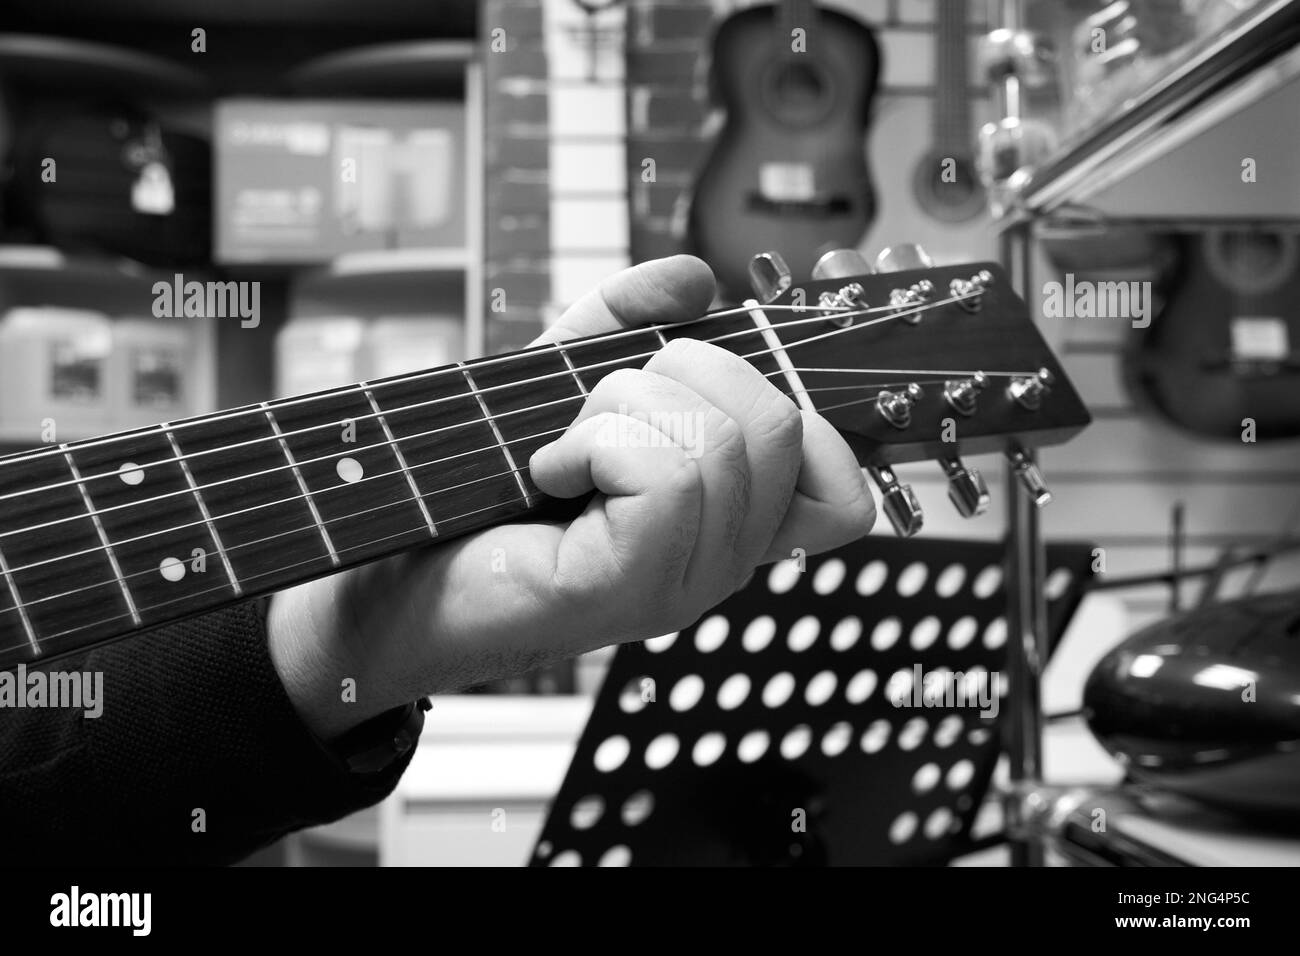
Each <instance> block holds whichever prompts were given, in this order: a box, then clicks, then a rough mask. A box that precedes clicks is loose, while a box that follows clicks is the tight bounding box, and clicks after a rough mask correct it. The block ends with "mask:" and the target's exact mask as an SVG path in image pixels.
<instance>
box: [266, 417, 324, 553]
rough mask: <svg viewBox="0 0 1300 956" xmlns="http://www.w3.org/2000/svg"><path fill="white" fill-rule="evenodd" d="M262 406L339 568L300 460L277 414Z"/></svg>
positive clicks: (322, 537) (322, 536) (321, 534)
mask: <svg viewBox="0 0 1300 956" xmlns="http://www.w3.org/2000/svg"><path fill="white" fill-rule="evenodd" d="M261 406H262V409H263V411H265V413H266V420H267V421H268V422H270V424H271V430H272V431H273V432H275V435H276V437H277V438H278V439H279V440H280V450H281V451H282V452H284V457H285V460H286V461H288V462H289V467H290V468H291V469H292V471H293V477H294V478H295V479H297V481H298V488H299V489H300V490H301V491H302V496H303V499H304V500H305V501H306V502H307V507H308V509H309V510H310V511H311V516H312V519H313V520H314V521H315V522H316V526H317V527H318V528H319V529H320V537H321V540H322V541H324V542H325V547H326V549H327V550H328V551H329V553H330V561H331V562H332V563H333V565H334V566H335V567H336V568H337V567H338V566H339V553H338V552H337V551H335V550H334V542H333V541H331V540H330V535H329V532H328V531H326V530H325V524H324V522H322V521H321V519H320V512H319V511H317V510H316V502H315V501H313V500H312V497H311V492H310V491H309V490H308V489H307V482H305V481H304V480H303V477H302V471H301V470H300V469H299V468H298V462H297V460H295V459H294V457H293V452H292V451H290V450H289V443H288V442H287V441H285V440H284V435H282V434H281V433H280V425H279V423H278V422H276V420H275V416H274V415H272V414H271V410H270V409H269V408H267V407H266V402H262V403H261Z"/></svg>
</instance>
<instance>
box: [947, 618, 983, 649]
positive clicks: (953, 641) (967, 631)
mask: <svg viewBox="0 0 1300 956" xmlns="http://www.w3.org/2000/svg"><path fill="white" fill-rule="evenodd" d="M978 630H979V622H977V621H976V620H975V618H973V617H971V616H970V615H969V614H967V615H966V616H965V617H959V618H958V619H957V620H956V621H954V622H953V624H952V627H950V628H949V629H948V646H949V647H951V648H952V649H953V650H954V651H960V650H961V649H962V648H964V647H966V646H967V645H969V644H970V642H971V641H973V640H975V633H976V631H978Z"/></svg>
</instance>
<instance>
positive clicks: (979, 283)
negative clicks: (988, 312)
mask: <svg viewBox="0 0 1300 956" xmlns="http://www.w3.org/2000/svg"><path fill="white" fill-rule="evenodd" d="M992 282H993V273H991V272H989V270H987V269H981V270H980V271H979V272H977V273H975V275H973V276H971V277H970V278H969V279H953V280H952V281H951V282H949V283H948V294H949V295H950V296H952V297H953V298H954V299H956V300H957V304H958V305H959V306H961V307H962V308H963V309H965V310H966V311H967V312H971V313H975V312H978V311H979V310H980V307H981V306H982V305H983V304H984V303H983V296H984V290H985V289H987V288H988V287H989V286H990V285H991V284H992Z"/></svg>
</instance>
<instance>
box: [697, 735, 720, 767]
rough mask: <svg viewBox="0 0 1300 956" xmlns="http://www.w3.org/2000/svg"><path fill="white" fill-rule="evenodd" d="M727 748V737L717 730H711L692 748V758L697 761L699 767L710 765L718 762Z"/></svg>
mask: <svg viewBox="0 0 1300 956" xmlns="http://www.w3.org/2000/svg"><path fill="white" fill-rule="evenodd" d="M726 749H727V738H726V737H724V736H722V734H720V733H718V732H717V731H716V730H711V731H709V732H708V733H707V734H705V735H704V736H703V737H701V738H700V739H699V740H697V741H695V746H694V747H693V748H691V759H692V760H694V761H695V765H696V766H697V767H708V766H710V765H711V764H714V763H717V760H718V758H719V757H721V756H722V755H723V753H725V752H726Z"/></svg>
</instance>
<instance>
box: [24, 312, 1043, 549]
mask: <svg viewBox="0 0 1300 956" xmlns="http://www.w3.org/2000/svg"><path fill="white" fill-rule="evenodd" d="M891 318H892V317H891ZM821 321H824V319H823V320H821ZM879 321H882V320H879V319H877V320H873V322H866V323H862V324H861V325H856V326H850V327H848V328H843V329H836V330H834V331H833V332H828V333H824V334H823V335H821V336H815V337H813V338H808V339H803V340H801V341H800V342H796V343H794V345H793V346H788V347H787V346H782V349H783V350H785V351H787V352H788V351H789V349H790V348H793V347H794V346H798V345H802V344H805V343H808V342H812V341H816V340H817V339H820V338H824V337H828V336H832V335H838V334H843V333H845V332H850V331H853V330H854V329H858V328H865V327H867V326H868V325H871V324H874V323H875V322H879ZM730 334H731V335H736V334H742V333H730ZM743 334H752V333H750V332H748V331H746V332H745V333H743ZM720 338H721V337H720ZM709 341H710V342H712V341H717V340H716V339H712V340H709ZM776 351H778V349H767V350H762V351H759V352H751V353H747V354H745V355H740V356H738V357H739V358H742V359H752V358H758V357H761V356H764V355H770V354H773V353H774V352H776ZM654 354H655V352H647V353H644V355H636V356H631V357H629V358H622V359H618V360H615V361H614V362H606V363H600V364H601V365H607V364H618V363H620V362H626V361H629V360H630V359H634V358H642V357H644V356H646V355H654ZM595 367H599V366H595V365H593V366H586V367H584V368H583V369H582V370H584V371H585V370H588V369H590V368H595ZM576 371H577V370H566V371H565V372H560V373H554V374H552V375H546V376H540V377H539V378H538V379H530V380H526V381H524V382H519V383H509V385H510V386H512V387H513V386H516V385H518V386H523V385H527V384H531V383H532V382H534V381H538V380H540V379H541V378H551V377H556V376H567V375H572V374H574V373H575V372H576ZM856 371H858V372H861V373H863V374H877V375H893V374H899V373H900V372H901V373H902V374H914V375H973V374H975V372H976V371H979V370H975V369H905V370H897V369H859V370H856ZM769 374H770V373H769ZM985 374H986V375H990V376H995V377H1015V376H1019V375H1026V374H1030V373H1026V372H1023V371H993V372H985ZM495 387H497V388H499V387H504V386H495ZM451 397H452V398H456V399H461V400H464V399H468V398H469V397H470V396H469V394H466V395H458V396H451ZM578 398H585V396H582V395H577V396H567V397H566V398H564V399H557V400H554V401H552V402H547V403H541V404H538V405H533V406H528V407H525V408H522V409H515V410H513V411H510V412H502V413H500V414H497V415H489V416H487V417H486V418H478V419H474V420H471V421H465V422H456V423H453V424H451V425H445V426H442V427H440V428H435V429H431V430H429V431H425V432H417V433H416V434H414V435H407V436H404V437H403V438H401V439H397V438H394V439H392V440H386V441H382V442H375V443H373V444H369V445H359V446H357V447H355V448H348V449H344V450H342V451H338V452H334V453H332V454H329V455H323V456H320V457H317V458H311V459H305V460H302V461H299V462H297V463H296V464H295V463H287V464H284V465H278V466H275V467H273V468H267V469H263V470H262V471H257V472H252V473H249V474H244V475H239V476H236V477H233V478H226V479H222V480H220V481H214V482H209V483H207V484H204V485H199V486H197V487H195V488H186V489H181V490H178V491H173V492H166V493H164V494H161V495H154V496H152V497H150V498H145V499H141V500H138V501H133V502H127V503H124V504H121V505H114V506H112V507H109V508H105V509H102V511H99V512H96V511H91V512H88V513H87V514H89V515H92V516H93V515H96V514H100V513H106V512H111V511H115V510H119V509H122V508H128V507H136V506H139V505H144V504H150V503H153V502H156V501H161V500H165V499H167V498H171V497H177V496H180V495H186V494H192V493H193V492H195V491H204V490H209V489H211V488H215V487H219V486H221V485H226V484H231V483H233V482H238V481H244V480H247V479H249V478H256V477H260V476H262V475H267V474H274V473H276V472H280V471H289V470H292V469H293V468H294V467H296V466H301V465H307V464H316V463H318V462H322V461H329V460H331V459H333V458H346V457H349V456H350V455H352V454H354V453H356V452H360V451H369V450H371V449H374V448H383V447H387V446H393V445H396V444H398V442H400V441H411V440H413V439H416V438H423V437H427V436H429V435H433V434H438V433H440V432H445V431H455V430H457V429H460V428H472V427H474V426H481V425H484V424H487V423H488V422H494V421H496V420H499V419H502V418H507V417H510V416H512V415H518V414H524V413H526V412H529V411H532V410H535V409H537V408H543V407H546V406H547V405H554V404H560V403H563V402H565V401H571V400H576V399H578ZM446 400H447V399H436V400H434V401H433V402H429V403H421V404H437V403H438V402H442V401H446ZM408 407H410V408H416V407H420V406H419V405H413V406H408ZM401 410H402V409H395V410H392V411H390V412H388V413H387V414H390V415H391V414H395V413H396V412H397V411H401ZM372 417H375V416H373V415H366V416H358V418H356V419H345V420H350V421H358V420H361V419H363V418H372ZM339 424H340V422H329V423H326V424H324V425H315V426H312V427H311V428H308V429H302V430H301V431H304V432H305V431H314V430H319V429H322V428H337V427H338V426H339ZM284 434H285V435H286V436H287V435H291V434H297V432H286V433H284ZM275 437H276V436H274V435H272V436H268V437H265V438H258V439H252V440H250V441H247V442H241V443H237V444H234V445H227V446H223V447H221V448H217V449H209V450H208V451H205V452H199V453H196V454H194V455H181V456H178V457H177V458H173V459H162V460H159V461H157V462H149V463H146V464H143V465H137V466H136V467H135V468H133V469H132V470H131V471H132V472H134V471H143V470H145V469H146V468H151V467H155V466H156V465H158V464H165V463H169V462H173V461H176V462H187V461H189V460H191V459H193V458H196V457H199V456H200V455H206V454H214V453H217V452H224V451H229V450H231V449H234V448H238V447H242V446H244V445H249V444H257V443H261V442H264V441H268V440H269V439H271V438H275ZM121 477H122V473H121V472H102V473H100V474H97V475H90V476H87V477H83V478H82V479H81V481H77V480H76V479H74V480H72V481H63V482H56V483H54V484H51V485H44V486H41V487H38V488H31V489H26V490H23V491H16V492H11V493H9V494H6V495H0V501H4V500H5V499H6V498H15V497H26V496H28V495H34V494H38V493H40V492H45V491H51V490H54V489H57V488H63V487H69V486H73V485H82V486H84V484H85V483H86V482H89V481H91V480H98V479H104V478H119V479H120V478H121ZM87 514H78V515H72V516H70V517H68V518H62V519H58V520H56V521H52V522H47V523H46V524H45V525H38V526H33V527H46V526H48V525H52V524H60V523H63V522H67V521H74V520H80V519H81V518H84V517H86V516H87ZM28 530H32V528H20V529H17V530H16V531H7V532H0V538H3V537H6V536H9V535H12V534H17V533H20V532H23V531H28Z"/></svg>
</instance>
